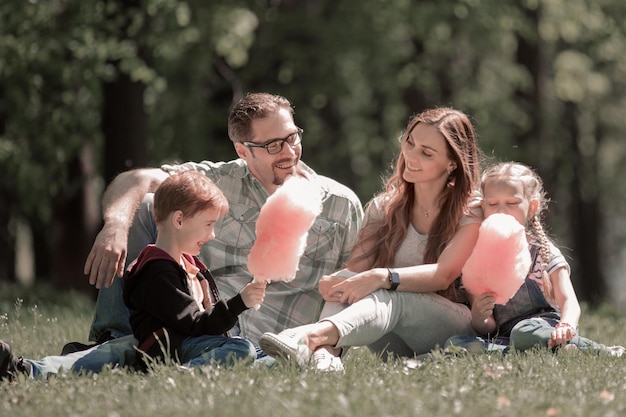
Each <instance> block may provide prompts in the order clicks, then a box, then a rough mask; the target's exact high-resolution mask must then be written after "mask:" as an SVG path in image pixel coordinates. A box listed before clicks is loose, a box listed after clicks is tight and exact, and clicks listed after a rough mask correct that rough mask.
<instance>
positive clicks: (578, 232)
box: [0, 0, 626, 305]
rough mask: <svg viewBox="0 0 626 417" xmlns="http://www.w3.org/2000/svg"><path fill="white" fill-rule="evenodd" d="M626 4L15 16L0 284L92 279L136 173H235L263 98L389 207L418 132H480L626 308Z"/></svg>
mask: <svg viewBox="0 0 626 417" xmlns="http://www.w3.org/2000/svg"><path fill="white" fill-rule="evenodd" d="M625 17H626V3H625V2H623V0H593V1H592V0H541V1H539V0H522V1H519V0H515V1H514V0H358V1H356V0H342V1H334V0H282V1H281V0H212V1H210V2H205V1H200V0H188V1H181V0H83V1H79V0H47V1H37V0H30V1H24V0H7V1H3V2H2V3H0V22H2V24H1V25H0V169H1V171H0V172H1V173H2V175H1V177H0V201H1V205H0V279H4V280H16V279H20V280H23V281H24V280H25V281H28V280H32V279H37V280H51V281H53V282H55V283H57V284H58V285H63V286H71V287H77V288H82V289H84V290H86V291H93V289H90V288H89V287H88V285H86V279H85V277H84V275H83V274H82V267H83V263H84V260H85V258H86V256H87V253H88V252H89V249H90V248H91V243H92V242H93V238H94V237H95V234H96V233H97V231H98V230H99V227H100V213H99V202H100V197H101V193H102V190H103V189H104V187H105V186H106V184H107V183H108V182H109V181H110V180H111V179H112V178H113V177H114V176H115V175H116V174H118V173H119V172H121V171H123V170H126V169H130V168H136V167H141V166H156V165H159V164H161V163H164V162H174V161H185V160H202V159H211V160H228V159H232V158H234V157H235V153H234V151H233V148H232V144H231V143H230V141H229V140H228V138H227V134H226V120H227V115H228V112H229V109H230V106H231V105H232V103H233V102H235V101H237V100H238V99H239V98H240V97H241V96H242V95H243V94H245V93H246V92H248V91H269V92H274V93H278V94H281V95H284V96H286V97H288V98H289V99H290V100H291V101H292V103H293V104H294V105H295V107H296V122H297V123H298V124H299V126H301V127H302V128H304V130H305V134H304V155H303V158H304V160H305V161H306V162H307V163H308V164H309V165H310V166H311V167H313V168H314V169H315V170H316V171H318V172H319V173H321V174H325V175H329V176H332V177H333V178H335V179H337V180H339V181H341V182H343V183H345V184H346V185H348V186H350V187H351V188H353V189H354V190H355V191H356V192H357V194H358V195H359V197H360V198H361V200H362V201H363V202H364V203H365V202H366V201H367V200H368V199H369V198H370V197H371V196H372V194H373V193H375V192H376V191H377V190H379V188H380V185H381V177H382V176H384V175H386V174H387V173H388V172H389V168H390V166H391V162H392V160H393V158H394V157H395V155H396V154H397V151H398V146H397V145H398V140H397V139H398V136H399V134H400V133H401V131H402V129H403V127H404V126H405V125H406V122H407V120H408V118H409V116H411V115H412V114H414V113H416V112H419V111H421V110H423V109H424V108H426V107H431V106H439V105H449V106H453V107H456V108H459V109H461V110H463V111H465V112H467V113H468V114H470V115H471V116H472V118H473V122H474V123H475V125H476V127H477V130H478V133H479V136H480V143H481V147H482V149H483V150H484V152H485V154H486V156H487V157H488V159H487V161H486V162H487V163H489V162H494V161H499V160H518V161H522V162H525V163H527V164H529V165H531V166H533V167H535V168H536V169H537V170H538V171H539V173H540V174H541V175H542V177H543V178H544V180H545V182H546V188H547V191H548V193H549V195H550V196H551V198H552V200H553V202H554V204H553V205H551V210H550V212H549V216H548V218H547V222H548V224H549V225H550V233H551V235H553V236H554V237H555V238H556V242H557V244H558V245H559V246H560V247H561V248H562V249H563V252H564V254H565V255H566V257H568V259H569V260H570V262H571V264H572V270H573V273H572V278H573V280H574V285H575V287H576V290H577V292H578V295H579V298H581V299H582V300H584V301H588V302H591V303H599V302H602V301H611V302H613V303H616V304H618V305H626V282H625V280H624V278H623V274H622V273H621V269H622V267H623V266H624V265H623V264H624V262H623V261H622V258H623V256H622V255H623V253H624V249H623V248H624V241H625V240H626V225H625V221H624V215H623V212H622V210H621V207H623V205H624V199H625V197H624V196H626V192H625V191H626V190H624V188H626V187H625V185H624V182H623V181H622V180H621V179H622V178H623V177H624V170H625V168H626V164H625V163H624V162H626V144H624V141H623V132H624V131H626V94H625V93H626V54H625V53H624V51H626V19H625Z"/></svg>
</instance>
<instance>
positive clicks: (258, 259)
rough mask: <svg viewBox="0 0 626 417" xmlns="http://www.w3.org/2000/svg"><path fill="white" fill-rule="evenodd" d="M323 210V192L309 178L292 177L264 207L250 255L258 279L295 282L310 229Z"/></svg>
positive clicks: (250, 268) (251, 264)
mask: <svg viewBox="0 0 626 417" xmlns="http://www.w3.org/2000/svg"><path fill="white" fill-rule="evenodd" d="M321 211H322V195H321V193H320V191H319V189H318V188H317V187H315V186H314V185H313V184H312V183H311V182H310V181H308V180H306V179H304V178H301V177H289V178H288V179H287V180H286V181H285V182H284V184H283V185H282V186H281V187H279V188H278V190H276V191H275V192H274V194H272V195H271V196H270V197H269V198H268V199H267V201H266V202H265V204H263V206H262V207H261V211H260V213H259V217H258V219H257V222H256V240H255V242H254V244H253V245H252V248H251V249H250V254H249V255H248V271H250V273H251V274H252V275H253V276H254V279H255V280H261V281H286V282H289V281H292V280H293V279H294V278H295V277H296V272H297V271H298V264H299V262H300V257H301V256H302V254H303V253H304V249H305V248H306V240H307V236H308V232H309V229H310V228H311V226H312V225H313V222H314V221H315V218H316V217H317V216H318V215H319V214H320V213H321Z"/></svg>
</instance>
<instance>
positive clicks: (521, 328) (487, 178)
mask: <svg viewBox="0 0 626 417" xmlns="http://www.w3.org/2000/svg"><path fill="white" fill-rule="evenodd" d="M481 192H482V197H483V200H482V208H483V212H484V216H485V218H487V217H489V216H490V215H492V214H495V213H504V214H509V215H511V216H513V217H514V218H515V219H516V220H517V221H518V222H519V223H520V224H522V225H524V226H525V228H526V231H527V239H528V248H529V250H530V254H531V259H532V263H531V268H530V270H529V272H528V276H527V277H526V280H525V282H524V283H523V284H522V286H521V288H520V289H519V291H518V292H517V293H516V294H515V295H514V296H513V298H511V299H510V300H509V301H508V302H507V304H505V305H499V304H495V296H494V294H492V293H484V294H479V295H474V296H471V297H470V298H472V308H471V314H472V327H473V328H474V330H475V331H476V332H477V333H478V334H480V335H482V337H471V336H469V337H467V336H455V337H453V338H451V339H449V340H448V342H447V346H451V345H452V346H456V347H461V348H465V349H468V350H472V351H473V350H479V351H483V350H502V351H506V350H508V349H509V347H512V348H514V349H516V350H526V349H530V348H533V347H548V348H558V347H563V346H568V345H569V346H570V347H571V348H574V346H575V347H577V348H580V349H584V350H591V351H596V352H602V351H604V352H606V353H609V354H611V355H614V356H616V355H621V354H622V353H623V351H624V348H622V347H621V346H613V347H608V346H604V345H601V344H599V343H596V342H593V341H591V340H589V339H585V338H582V337H580V336H578V334H577V333H578V320H579V319H580V305H579V303H578V299H577V298H576V293H575V292H574V287H573V286H572V282H571V280H570V267H569V265H568V263H567V261H566V260H565V258H564V257H563V255H562V254H561V252H560V251H559V249H558V248H557V247H556V246H555V245H554V244H553V243H552V242H551V241H550V239H549V238H548V236H547V235H546V232H545V230H544V228H543V225H542V223H541V217H542V214H543V212H544V210H545V209H546V206H547V203H548V199H547V197H546V193H545V191H544V188H543V183H542V181H541V178H540V177H539V176H538V175H537V174H536V173H535V172H534V171H533V170H532V169H530V168H529V167H528V166H526V165H524V164H521V163H518V162H504V163H499V164H497V165H495V166H493V167H491V168H489V169H487V170H486V171H485V172H484V174H483V175H482V179H481Z"/></svg>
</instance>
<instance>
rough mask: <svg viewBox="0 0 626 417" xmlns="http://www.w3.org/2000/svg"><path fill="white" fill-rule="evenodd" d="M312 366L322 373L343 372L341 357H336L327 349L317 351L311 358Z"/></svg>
mask: <svg viewBox="0 0 626 417" xmlns="http://www.w3.org/2000/svg"><path fill="white" fill-rule="evenodd" d="M311 362H312V365H314V366H315V369H316V370H318V371H322V372H343V370H344V369H343V363H342V362H341V358H340V357H339V356H335V355H333V354H332V353H330V352H329V351H328V350H326V349H317V350H316V351H315V352H313V356H312V357H311Z"/></svg>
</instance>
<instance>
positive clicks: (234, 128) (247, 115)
mask: <svg viewBox="0 0 626 417" xmlns="http://www.w3.org/2000/svg"><path fill="white" fill-rule="evenodd" d="M281 108H284V109H287V110H288V111H289V113H291V114H292V115H293V114H294V109H293V106H292V105H291V102H289V100H287V99H286V98H285V97H283V96H279V95H275V94H269V93H248V94H247V95H246V96H245V97H244V98H242V99H241V100H239V102H238V103H237V104H236V105H235V107H234V108H233V109H232V110H231V112H230V115H229V116H228V136H229V137H230V140H231V141H233V143H235V142H245V141H249V140H251V139H252V121H253V120H255V119H264V118H266V117H268V116H271V115H273V114H275V113H277V112H278V110H280V109H281Z"/></svg>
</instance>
